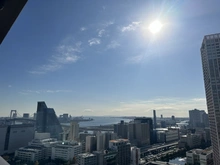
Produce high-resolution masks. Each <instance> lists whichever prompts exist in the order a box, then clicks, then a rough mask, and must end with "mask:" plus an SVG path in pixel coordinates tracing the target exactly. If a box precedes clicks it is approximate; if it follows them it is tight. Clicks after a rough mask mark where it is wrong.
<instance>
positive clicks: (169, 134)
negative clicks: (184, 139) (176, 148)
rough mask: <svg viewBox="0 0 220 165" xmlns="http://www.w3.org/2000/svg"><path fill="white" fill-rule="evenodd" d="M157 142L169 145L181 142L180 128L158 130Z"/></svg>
mask: <svg viewBox="0 0 220 165" xmlns="http://www.w3.org/2000/svg"><path fill="white" fill-rule="evenodd" d="M156 132H157V142H159V143H164V142H166V143H169V142H172V141H177V140H179V138H180V136H179V128H172V127H171V128H157V129H156Z"/></svg>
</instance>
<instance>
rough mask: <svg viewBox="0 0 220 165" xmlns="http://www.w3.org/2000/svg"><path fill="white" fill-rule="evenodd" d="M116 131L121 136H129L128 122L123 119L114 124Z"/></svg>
mask: <svg viewBox="0 0 220 165" xmlns="http://www.w3.org/2000/svg"><path fill="white" fill-rule="evenodd" d="M114 133H116V134H117V135H118V137H119V138H125V139H127V138H128V124H127V123H125V122H124V120H121V122H120V123H118V124H114Z"/></svg>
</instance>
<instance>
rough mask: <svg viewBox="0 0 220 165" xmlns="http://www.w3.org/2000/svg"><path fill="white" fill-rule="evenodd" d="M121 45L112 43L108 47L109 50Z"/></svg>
mask: <svg viewBox="0 0 220 165" xmlns="http://www.w3.org/2000/svg"><path fill="white" fill-rule="evenodd" d="M119 46H120V44H119V43H118V42H117V41H111V42H110V43H109V44H108V45H107V49H115V48H117V47H119Z"/></svg>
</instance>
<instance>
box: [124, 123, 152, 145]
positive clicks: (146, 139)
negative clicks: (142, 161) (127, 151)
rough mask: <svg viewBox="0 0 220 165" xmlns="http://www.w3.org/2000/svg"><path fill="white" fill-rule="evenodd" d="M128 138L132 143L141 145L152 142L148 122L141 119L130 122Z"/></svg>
mask: <svg viewBox="0 0 220 165" xmlns="http://www.w3.org/2000/svg"><path fill="white" fill-rule="evenodd" d="M128 138H129V141H130V142H131V144H132V145H137V146H139V147H141V146H143V145H149V144H150V129H149V124H148V123H141V122H140V121H139V120H137V121H135V122H132V123H129V124H128Z"/></svg>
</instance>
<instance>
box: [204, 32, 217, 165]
mask: <svg viewBox="0 0 220 165" xmlns="http://www.w3.org/2000/svg"><path fill="white" fill-rule="evenodd" d="M219 47H220V33H218V34H211V35H206V36H205V37H204V39H203V42H202V46H201V49H200V51H201V58H202V68H203V76H204V83H205V93H206V102H207V108H208V114H209V126H210V131H211V141H212V146H213V156H214V164H215V165H219V164H220V122H219V121H220V102H219V100H220V48H219Z"/></svg>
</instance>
